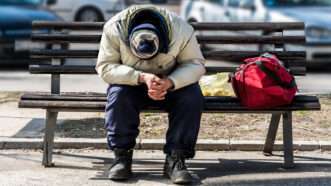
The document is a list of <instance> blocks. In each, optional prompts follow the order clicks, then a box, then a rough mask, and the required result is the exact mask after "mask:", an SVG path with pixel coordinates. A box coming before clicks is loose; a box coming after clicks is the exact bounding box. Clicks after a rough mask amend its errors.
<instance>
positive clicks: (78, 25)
mask: <svg viewBox="0 0 331 186" xmlns="http://www.w3.org/2000/svg"><path fill="white" fill-rule="evenodd" d="M104 24H105V23H104V22H95V23H91V22H57V21H54V22H49V21H33V22H32V28H33V29H54V30H61V29H69V30H102V29H103V26H104ZM191 25H192V26H193V28H194V29H195V30H232V31H236V30H265V31H279V30H303V29H304V23H303V22H292V23H290V22H273V23H257V22H244V23H243V22H238V23H226V22H213V23H212V22H204V23H199V22H195V23H191Z"/></svg>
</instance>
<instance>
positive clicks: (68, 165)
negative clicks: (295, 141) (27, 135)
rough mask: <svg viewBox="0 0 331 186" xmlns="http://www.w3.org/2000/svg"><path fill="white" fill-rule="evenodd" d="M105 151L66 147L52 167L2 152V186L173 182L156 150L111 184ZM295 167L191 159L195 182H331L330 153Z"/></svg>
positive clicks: (29, 154)
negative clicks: (125, 179) (126, 179)
mask: <svg viewBox="0 0 331 186" xmlns="http://www.w3.org/2000/svg"><path fill="white" fill-rule="evenodd" d="M112 157H113V156H112V154H111V153H110V152H108V151H96V150H79V151H78V150H66V151H61V152H60V153H59V152H58V153H57V154H56V155H55V157H54V158H55V159H54V160H55V164H56V166H55V167H53V168H46V169H45V168H43V167H42V166H41V165H40V161H41V153H40V152H38V151H23V150H10V151H8V150H6V151H0V180H1V182H0V185H1V186H7V185H8V186H9V185H10V186H15V185H34V186H39V185H61V186H72V185H98V186H99V185H100V186H102V185H112V186H117V185H118V186H121V185H153V186H154V185H171V183H170V182H169V181H168V180H167V179H165V178H164V177H163V176H162V166H163V161H164V160H163V159H164V156H163V154H162V153H161V152H160V151H138V152H135V161H134V165H133V170H134V173H135V174H134V178H133V179H132V181H129V182H126V183H115V182H111V181H110V180H108V179H107V178H106V176H105V175H106V172H107V169H108V167H109V166H110V163H111V161H112ZM296 162H297V167H296V168H294V169H291V170H284V169H282V168H280V166H281V163H282V157H280V156H274V157H264V156H263V155H261V153H258V152H249V153H248V152H201V151H199V152H197V157H196V159H194V160H190V161H189V163H188V164H189V167H190V170H191V171H192V173H193V174H194V177H195V183H194V184H193V185H245V186H246V185H248V186H253V185H254V186H255V185H268V186H269V185H270V186H271V185H288V186H290V185H291V186H292V185H300V186H305V185H307V186H308V185H309V186H315V185H316V186H323V185H325V186H327V185H330V184H331V153H330V152H323V153H322V152H309V153H297V154H296Z"/></svg>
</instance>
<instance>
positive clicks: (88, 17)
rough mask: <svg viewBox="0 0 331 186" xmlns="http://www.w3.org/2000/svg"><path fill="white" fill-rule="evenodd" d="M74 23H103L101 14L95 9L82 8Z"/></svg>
mask: <svg viewBox="0 0 331 186" xmlns="http://www.w3.org/2000/svg"><path fill="white" fill-rule="evenodd" d="M76 21H82V22H99V21H103V17H102V15H101V13H100V12H99V11H98V10H96V9H95V8H84V9H82V10H81V11H79V13H78V15H77V16H76Z"/></svg>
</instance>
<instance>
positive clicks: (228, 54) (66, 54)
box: [30, 49, 306, 61]
mask: <svg viewBox="0 0 331 186" xmlns="http://www.w3.org/2000/svg"><path fill="white" fill-rule="evenodd" d="M98 53H99V50H60V49H54V50H50V49H34V50H31V51H30V55H31V56H32V57H33V58H60V59H61V58H96V57H97V56H98ZM202 53H203V55H204V57H205V58H206V59H209V60H228V61H242V60H243V59H245V58H248V57H255V56H258V55H260V54H261V53H262V52H259V51H202ZM270 53H273V54H276V55H277V57H278V58H279V59H281V60H305V58H306V52H304V51H286V52H283V51H273V52H270Z"/></svg>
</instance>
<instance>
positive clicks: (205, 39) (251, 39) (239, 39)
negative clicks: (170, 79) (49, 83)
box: [31, 34, 306, 44]
mask: <svg viewBox="0 0 331 186" xmlns="http://www.w3.org/2000/svg"><path fill="white" fill-rule="evenodd" d="M100 39H101V35H78V34H76V35H74V34H71V35H67V34H33V35H32V36H31V40H32V41H39V42H47V43H99V42H100ZM197 39H198V42H199V43H201V44H257V43H258V44H285V43H289V44H304V43H305V41H306V38H305V36H242V35H241V36H217V35H215V36H199V35H198V36H197Z"/></svg>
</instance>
